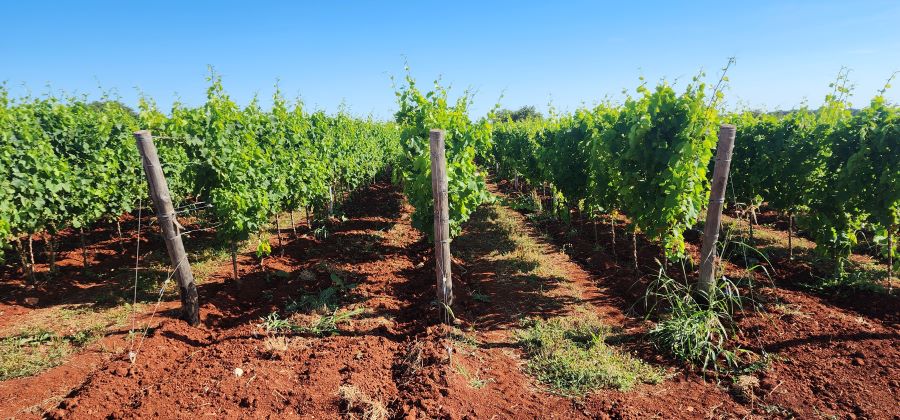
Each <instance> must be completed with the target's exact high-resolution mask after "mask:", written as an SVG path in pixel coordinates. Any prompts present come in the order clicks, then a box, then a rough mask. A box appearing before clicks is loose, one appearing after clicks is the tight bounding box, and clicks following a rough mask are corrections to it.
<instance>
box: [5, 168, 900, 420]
mask: <svg viewBox="0 0 900 420" xmlns="http://www.w3.org/2000/svg"><path fill="white" fill-rule="evenodd" d="M404 203H405V202H404V201H403V199H402V196H401V195H400V194H399V193H398V192H397V191H396V189H394V188H393V187H390V186H387V185H383V184H377V185H375V186H373V187H371V188H369V189H367V190H364V191H362V192H361V193H360V194H359V195H357V196H356V197H351V198H350V200H349V201H348V203H347V205H346V206H345V211H346V216H347V220H346V221H344V222H335V223H333V224H331V225H330V226H329V229H328V230H329V236H328V237H327V238H326V239H324V240H317V239H314V238H313V237H311V236H309V235H307V234H303V235H301V236H299V237H296V238H294V237H292V235H286V236H285V237H286V238H287V237H290V238H289V240H288V241H287V242H286V244H285V252H284V256H277V255H278V254H279V252H278V250H277V249H276V251H275V253H274V254H275V255H276V256H275V257H272V258H270V259H269V260H268V261H267V262H266V265H267V267H268V269H269V272H270V273H272V272H275V271H276V270H280V271H282V272H284V273H286V275H269V276H266V274H264V273H263V272H261V271H260V270H259V268H258V264H257V262H256V261H255V259H254V258H253V257H251V256H248V255H243V256H241V258H240V261H239V262H240V266H241V267H240V269H241V270H240V271H241V273H242V274H241V276H242V282H241V284H237V283H235V282H234V281H232V280H231V279H230V276H231V267H230V262H228V263H224V264H222V266H221V267H218V270H217V272H216V273H215V274H214V275H213V276H211V278H210V279H208V280H206V281H205V282H203V283H202V284H200V285H199V286H198V289H199V293H200V296H201V305H202V306H201V323H202V326H201V327H199V328H191V327H189V326H187V325H186V324H185V323H183V322H181V321H178V320H176V319H174V316H176V314H177V311H176V309H177V300H170V301H165V302H164V303H163V306H162V309H163V312H162V315H161V316H157V317H156V320H157V321H156V322H154V324H156V323H158V326H156V327H155V328H153V329H151V331H150V332H149V334H148V336H147V339H146V342H144V343H143V346H142V347H141V351H140V352H139V354H138V356H137V361H136V363H135V364H133V365H132V364H131V363H130V362H129V361H128V359H127V357H126V355H125V354H123V353H122V352H121V351H120V352H118V353H117V352H115V351H114V352H112V353H109V352H99V351H96V350H94V347H92V348H91V349H89V350H88V351H86V352H83V353H81V354H78V355H75V356H73V357H72V358H70V360H69V361H68V362H67V363H66V364H65V365H63V366H60V367H57V368H54V369H51V370H48V371H46V372H44V373H42V374H39V375H37V376H35V377H32V378H22V379H15V380H11V381H6V382H2V383H0V416H2V417H8V416H16V417H25V418H27V417H29V416H37V414H28V413H22V412H21V410H22V409H23V408H25V407H30V406H32V405H34V404H36V403H39V402H40V401H43V400H45V399H47V398H48V397H49V396H52V395H54V393H59V392H60V390H65V389H72V391H71V392H69V393H68V394H67V396H66V398H65V399H64V400H63V401H62V402H61V403H60V404H59V405H58V406H57V407H56V408H55V409H54V410H52V411H51V412H50V413H48V415H49V416H50V417H53V418H77V419H82V418H144V417H166V418H182V417H185V418H187V417H199V416H207V415H210V416H216V417H222V418H237V417H245V418H267V417H273V418H275V417H277V418H280V417H286V418H338V417H341V416H342V415H346V414H348V413H347V410H348V407H347V405H346V403H345V402H343V401H342V400H341V398H339V395H338V393H339V389H340V387H341V386H346V385H352V386H355V387H356V388H358V389H359V390H360V391H362V392H363V393H365V394H366V395H368V396H369V397H371V398H372V399H374V400H378V401H380V402H382V403H383V404H384V405H385V406H386V408H387V409H388V410H389V411H390V412H391V414H392V416H393V417H398V418H435V417H440V418H492V417H498V418H576V417H577V418H585V417H586V418H646V417H662V418H698V417H746V416H751V417H788V416H792V415H793V416H798V417H804V418H806V417H815V416H818V415H831V414H836V415H840V416H846V417H854V416H856V417H868V418H897V413H898V412H900V411H898V410H897V409H896V407H898V406H900V404H898V403H900V396H898V393H900V388H898V383H897V378H900V349H898V346H897V343H898V340H897V339H898V338H900V331H898V326H897V319H898V318H897V308H898V305H897V300H896V299H893V298H883V299H886V300H883V301H879V302H881V303H879V306H878V307H877V308H876V309H869V310H867V309H865V308H866V307H867V305H868V303H867V302H868V301H867V300H866V299H868V298H869V297H868V296H867V297H858V298H854V299H850V300H851V301H850V302H843V301H841V300H840V299H826V298H822V297H817V296H814V295H810V294H807V293H805V292H802V291H799V290H795V289H782V288H780V287H779V288H772V287H769V288H765V289H764V290H763V291H762V292H761V293H762V295H763V296H764V297H765V302H766V306H767V307H768V308H769V311H768V312H766V313H756V312H748V313H747V314H746V315H745V316H744V317H742V319H741V321H740V322H741V327H742V329H743V330H744V331H745V333H744V334H743V335H742V336H741V337H739V338H738V340H739V341H740V342H741V343H742V344H744V345H745V346H746V347H747V348H749V349H751V350H755V351H757V352H759V351H760V350H761V349H764V350H765V351H767V352H770V353H776V354H777V355H778V357H777V358H776V359H775V361H774V362H772V364H771V367H770V368H769V369H768V370H764V371H762V372H759V373H755V374H753V375H756V376H757V377H758V378H759V380H760V381H759V385H758V386H752V387H749V388H748V389H747V390H746V392H738V391H737V390H736V387H734V386H731V384H730V380H728V379H727V378H723V379H721V380H719V381H718V382H717V381H716V380H715V379H714V378H710V377H707V378H706V379H705V380H704V378H703V377H702V376H699V375H698V374H696V373H692V372H691V371H690V370H687V369H684V368H682V367H680V366H679V365H677V364H676V363H674V362H672V361H671V360H669V359H667V358H666V357H664V356H662V355H659V354H657V353H656V352H655V351H654V350H653V349H652V348H651V347H650V346H649V345H648V344H647V343H646V342H645V341H644V339H643V336H642V333H643V332H644V331H645V330H646V324H645V323H644V322H643V321H642V320H641V319H640V318H635V317H634V315H633V314H631V313H630V312H629V309H631V308H632V304H633V303H634V302H635V301H636V297H637V296H638V295H639V294H640V293H641V292H642V290H641V289H640V287H636V286H635V287H633V286H634V283H635V276H634V273H633V272H631V271H630V268H629V267H630V264H631V263H630V261H629V260H627V255H630V253H629V252H630V251H629V248H630V247H629V246H628V245H629V244H628V243H626V241H625V240H624V238H625V236H624V233H623V232H621V231H620V233H619V235H620V236H619V241H618V242H619V245H620V249H619V252H618V255H619V256H620V257H619V260H618V261H617V260H616V259H614V258H612V256H611V254H610V253H609V252H607V251H605V250H608V249H609V244H610V242H609V238H608V237H607V236H606V234H605V233H604V232H608V226H606V227H601V229H600V230H601V238H600V239H601V240H600V244H599V249H600V251H595V250H594V243H593V238H592V235H591V234H584V233H585V232H590V230H589V229H586V230H584V232H579V234H576V235H574V236H572V235H568V234H567V231H568V229H567V228H565V227H564V226H563V225H561V224H557V223H548V224H542V225H540V226H532V225H530V224H528V223H527V222H526V221H525V219H524V217H521V216H519V215H517V214H516V215H515V216H518V217H519V222H520V223H522V226H523V228H525V229H527V230H528V232H529V233H530V234H531V235H533V236H535V237H538V238H539V239H538V240H539V242H540V243H541V246H543V247H545V249H546V254H547V258H548V259H550V260H552V261H553V263H554V264H555V265H556V266H557V267H561V268H562V269H563V271H564V272H565V274H566V275H565V278H564V279H562V280H560V279H555V278H541V279H538V283H539V285H540V287H542V289H541V290H542V291H545V290H548V289H549V290H550V292H549V293H539V292H538V291H536V290H535V288H536V287H537V286H536V285H535V284H534V283H535V282H533V281H526V280H525V279H517V278H512V279H504V281H500V280H499V279H500V278H501V277H502V276H501V275H500V274H502V273H498V267H497V265H496V264H495V263H494V262H492V261H490V260H489V259H488V258H487V257H486V255H487V254H488V253H489V252H490V251H491V250H495V249H497V248H498V247H501V246H503V240H504V238H502V237H501V236H497V235H498V234H497V232H494V231H491V228H490V226H485V225H482V224H477V223H472V224H470V225H469V226H468V227H467V228H466V230H465V232H464V233H463V235H462V236H460V237H459V238H457V239H455V240H454V244H453V247H454V248H453V249H454V257H455V260H454V262H455V264H454V268H453V270H454V282H455V287H456V290H455V291H456V296H457V299H456V301H455V303H454V313H455V315H456V316H457V317H458V318H459V326H460V328H461V329H462V330H467V331H468V330H472V331H473V332H472V333H471V335H472V336H473V337H474V340H475V341H477V343H478V345H477V346H472V345H467V344H464V343H461V342H460V341H459V340H457V339H453V338H451V336H450V335H449V334H448V332H447V330H446V328H445V327H442V326H439V325H435V323H434V320H436V319H437V316H438V311H437V307H436V306H434V305H432V300H433V298H432V297H433V295H434V288H433V287H434V286H433V284H434V283H435V282H434V274H433V273H434V271H433V263H432V262H431V260H430V255H431V248H430V246H429V245H428V244H427V243H426V242H425V241H424V240H422V238H421V236H420V235H419V234H418V233H417V232H416V231H415V230H413V229H412V227H411V226H410V224H409V215H410V211H411V209H410V208H409V206H408V205H406V204H404ZM588 227H589V226H588ZM127 230H131V229H127ZM540 231H546V232H547V233H548V237H547V238H546V239H544V238H543V236H542V235H540V233H539V232H540ZM98 235H101V234H99V233H98ZM273 243H277V242H275V241H274V239H273ZM563 244H568V245H566V246H565V247H563ZM144 246H145V245H142V247H144ZM189 246H190V245H189ZM97 248H102V249H105V250H107V251H111V250H112V251H111V254H117V251H114V250H116V249H117V248H115V245H114V241H112V240H110V241H106V242H103V243H101V244H98V245H97ZM561 248H564V249H566V250H568V251H569V252H568V254H569V255H567V254H566V253H562V252H560V251H559V249H561ZM146 249H162V247H161V244H159V243H158V242H156V241H154V243H151V244H147V245H146ZM104 252H105V251H104ZM657 254H658V251H657V250H654V249H652V247H649V246H646V245H642V253H641V257H642V265H643V266H644V267H645V268H648V267H651V266H652V261H653V260H652V258H653V257H654V256H655V255H657ZM103 255H105V254H103ZM570 256H571V259H570ZM72 257H73V259H75V258H80V256H79V255H77V254H72ZM107 258H108V260H109V261H111V262H110V263H108V264H109V267H110V268H115V267H128V266H130V264H129V263H128V262H126V260H127V259H128V258H127V256H123V257H122V260H121V261H120V260H117V259H115V258H113V257H112V256H110V257H107ZM76 261H79V260H77V259H76ZM113 264H117V265H113ZM778 264H780V263H776V266H777V265H778ZM105 267H106V266H105V265H103V263H102V262H98V268H97V270H98V271H102V270H103V269H105ZM304 270H309V271H311V272H313V273H315V275H316V276H315V277H316V280H315V281H313V282H309V281H303V280H301V279H300V273H301V272H303V271H304ZM64 272H65V271H64ZM331 272H334V273H338V274H339V275H340V276H341V277H343V278H344V279H346V280H348V281H350V282H353V283H358V287H356V288H355V289H353V290H352V291H350V292H349V294H348V295H347V296H345V297H343V298H342V299H341V304H342V305H343V308H356V307H365V308H367V312H366V313H365V315H362V316H361V317H359V318H356V319H354V320H353V321H351V323H350V324H348V325H345V326H342V328H341V333H340V334H339V335H335V336H330V337H323V338H320V337H314V336H309V335H303V334H294V335H290V336H289V337H288V338H287V340H288V342H287V347H288V350H286V351H282V350H278V349H274V350H273V349H272V348H271V341H270V340H267V337H266V335H265V334H264V332H263V331H261V328H260V327H259V326H258V325H257V324H258V323H259V322H260V318H261V317H263V316H266V315H268V314H269V313H271V312H273V311H283V309H284V307H285V305H286V304H288V303H289V302H290V301H291V300H292V299H297V298H299V296H300V295H301V294H302V293H303V292H310V291H315V290H317V289H318V288H320V287H323V286H324V285H326V284H328V282H329V280H328V279H329V274H330V273H331ZM778 273H779V274H778V277H776V279H775V282H776V284H777V285H779V286H780V285H782V284H785V285H790V284H793V280H796V278H797V276H802V275H803V270H802V269H800V268H797V269H796V270H793V271H792V270H791V269H786V270H779V271H778ZM2 274H3V277H2V279H3V280H2V283H0V291H2V293H3V296H4V299H3V302H2V306H0V311H3V312H4V315H3V317H2V318H0V323H12V322H15V321H14V319H15V318H7V315H6V314H24V313H27V311H29V310H32V308H31V306H34V305H28V304H25V303H24V302H25V299H26V298H34V297H36V298H38V299H39V300H38V302H39V303H38V304H37V305H52V304H55V303H57V302H61V301H63V300H64V299H63V298H64V297H65V299H73V298H74V297H77V300H80V301H88V300H89V299H90V296H91V293H95V292H97V291H98V290H104V289H102V288H104V287H112V286H109V285H105V284H103V282H102V281H97V282H96V284H85V283H80V282H75V281H72V282H70V283H66V282H65V281H56V282H54V284H52V285H51V284H47V285H45V286H43V287H41V288H38V289H33V290H26V288H25V287H23V286H22V283H21V280H20V279H21V274H17V273H14V272H12V271H11V270H7V271H6V272H4V273H2ZM791 276H794V277H791ZM60 277H62V278H65V277H63V276H60ZM563 282H565V283H567V284H565V285H564V284H562V283H563ZM311 283H312V284H311ZM563 286H565V287H568V288H570V289H571V290H574V291H575V292H576V293H575V294H576V295H578V296H580V299H576V298H572V297H571V296H569V295H567V294H565V293H562V291H561V290H562V287H563ZM554 288H559V290H560V293H554V290H555V289H554ZM476 292H477V294H478V295H483V296H487V297H489V302H490V303H485V302H483V301H480V300H477V299H474V298H473V296H474V294H475V293H476ZM82 294H83V295H82ZM879 299H882V298H879ZM66 301H67V302H68V301H69V300H66ZM32 302H33V300H32ZM584 303H587V304H588V305H590V307H592V308H593V309H594V310H595V311H596V312H597V313H598V315H599V316H600V317H601V319H603V320H604V321H605V322H606V323H608V324H610V325H614V326H619V327H621V328H622V331H621V333H622V334H621V335H622V336H624V337H630V339H627V340H626V342H625V344H624V345H625V346H626V348H628V349H629V350H632V351H634V352H636V353H637V354H639V355H641V356H642V357H644V358H645V359H647V360H649V361H651V362H653V363H658V364H663V365H666V366H669V370H670V373H671V378H669V379H667V380H666V381H664V382H663V383H661V384H658V385H642V386H639V387H637V388H636V389H634V390H631V391H627V392H620V391H599V392H596V393H593V394H590V395H589V396H587V397H584V398H580V399H574V398H567V397H562V396H558V395H555V394H552V393H550V392H548V391H547V390H546V389H545V388H544V387H543V386H542V385H540V384H539V383H537V382H536V381H535V380H534V379H532V378H531V377H529V376H528V375H526V374H525V373H524V372H523V369H522V364H523V363H524V362H523V357H522V353H521V349H520V348H519V347H518V345H517V344H516V341H515V338H514V336H513V334H512V330H513V329H515V328H516V327H518V325H519V321H520V319H521V318H522V317H528V316H544V317H546V316H554V315H564V314H567V313H571V312H572V310H573V308H574V307H575V306H576V305H583V304H584ZM14 316H19V315H14ZM10 319H12V321H10ZM100 343H102V344H103V346H105V347H106V348H118V349H124V348H125V346H126V345H127V341H126V339H125V338H124V337H122V336H121V335H118V334H115V333H113V334H111V335H110V337H107V338H105V339H103V340H101V341H100ZM267 344H269V345H270V347H269V348H267ZM99 345H100V344H98V346H99ZM448 349H453V351H452V353H451V352H448ZM235 368H240V369H241V370H242V371H243V374H242V375H240V376H236V375H235V374H234V371H235ZM462 371H465V372H468V373H469V375H474V376H477V377H479V378H481V379H484V380H485V384H484V386H483V387H482V388H477V389H476V388H473V387H472V386H470V381H469V379H470V378H467V377H465V375H463V374H461V373H460V372H462ZM63 392H64V391H63ZM356 414H358V413H356Z"/></svg>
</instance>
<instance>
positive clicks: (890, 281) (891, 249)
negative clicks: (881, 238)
mask: <svg viewBox="0 0 900 420" xmlns="http://www.w3.org/2000/svg"><path fill="white" fill-rule="evenodd" d="M893 238H894V227H893V226H890V227H888V229H887V245H888V294H893V293H894V242H893V241H892V239H893Z"/></svg>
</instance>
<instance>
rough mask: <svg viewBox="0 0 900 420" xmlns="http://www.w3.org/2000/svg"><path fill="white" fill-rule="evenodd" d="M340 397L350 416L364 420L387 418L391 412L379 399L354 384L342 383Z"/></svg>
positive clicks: (339, 390)
mask: <svg viewBox="0 0 900 420" xmlns="http://www.w3.org/2000/svg"><path fill="white" fill-rule="evenodd" d="M338 398H340V399H341V405H342V408H343V410H344V412H345V415H346V416H347V417H348V418H352V419H362V420H385V419H388V418H390V417H391V412H390V411H388V409H387V408H386V407H385V406H384V404H383V403H382V402H381V401H378V400H376V399H374V398H372V397H370V396H369V395H367V394H366V393H364V392H363V391H362V390H360V389H359V388H357V387H355V386H353V385H341V387H340V388H338Z"/></svg>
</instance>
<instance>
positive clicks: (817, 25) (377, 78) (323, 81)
mask: <svg viewBox="0 0 900 420" xmlns="http://www.w3.org/2000/svg"><path fill="white" fill-rule="evenodd" d="M638 3H640V4H638ZM0 20H2V24H0V80H6V81H7V82H8V86H9V89H10V91H11V92H12V94H13V95H14V96H20V95H23V94H25V93H26V92H28V91H29V90H30V91H31V92H32V93H34V94H40V93H43V92H46V91H47V85H48V84H49V85H50V86H52V88H53V89H54V90H64V91H66V92H69V93H71V92H73V91H77V92H79V93H88V94H92V95H96V94H97V92H98V89H97V86H98V84H99V85H101V86H103V87H104V88H107V89H116V90H117V92H118V93H119V94H120V95H121V97H122V99H123V100H124V101H125V102H126V103H128V104H132V105H133V104H135V103H136V98H137V91H136V87H139V88H140V89H141V90H143V91H144V92H146V93H147V94H149V95H150V96H152V97H154V98H155V99H156V100H157V101H158V102H159V104H160V105H161V106H163V107H164V108H165V109H167V108H168V107H169V105H170V104H171V102H172V100H173V99H175V98H176V94H177V97H179V98H181V100H182V101H183V102H185V103H187V104H190V105H198V104H200V103H202V101H203V96H204V94H205V84H206V82H205V80H204V77H205V75H206V72H207V70H206V67H207V65H208V64H212V65H214V66H215V68H216V70H217V71H218V72H220V73H221V74H222V76H223V78H224V83H225V88H226V89H227V90H228V91H229V93H230V94H231V95H232V96H233V97H234V98H235V99H236V100H237V101H238V102H240V103H242V104H243V103H246V102H247V101H249V100H250V98H251V97H252V96H253V95H254V94H255V93H258V94H259V95H260V96H261V97H262V98H263V99H264V100H263V103H264V104H265V103H268V100H267V99H268V98H269V97H270V95H271V93H272V86H273V84H274V83H275V81H276V79H280V80H281V82H280V84H281V87H282V90H283V91H284V92H285V93H286V94H288V95H289V96H294V95H296V94H300V95H301V96H302V98H303V100H304V101H305V102H306V104H307V105H308V106H311V107H314V108H323V109H325V110H327V111H334V110H336V109H337V108H338V106H339V105H340V104H341V103H342V102H343V103H345V104H346V105H347V106H349V108H350V109H351V111H352V112H354V113H356V114H368V113H373V114H374V115H376V116H378V117H381V118H389V117H390V115H391V113H392V111H393V110H394V109H395V108H396V106H395V104H394V100H395V97H394V94H393V90H392V87H391V80H390V75H396V76H402V75H403V64H404V60H407V61H408V62H409V64H410V66H411V67H412V70H413V75H414V76H415V77H416V78H417V79H419V82H420V83H423V84H427V83H428V82H429V81H431V80H433V79H434V78H435V77H437V76H439V75H440V76H442V79H443V80H444V81H445V82H447V83H451V84H452V85H453V88H454V90H461V89H463V88H466V87H470V88H472V89H474V90H476V91H477V96H476V98H475V101H476V104H475V106H474V108H473V112H474V113H477V114H481V113H484V112H485V111H486V110H488V109H489V108H490V107H491V106H492V105H493V104H494V103H495V102H496V101H497V99H498V98H499V97H500V94H501V92H503V93H504V94H505V96H504V97H503V100H502V105H503V106H505V107H509V108H514V107H518V106H521V105H536V106H538V107H539V108H540V109H542V110H545V109H546V106H547V104H548V103H549V102H550V101H551V100H552V102H553V104H554V106H555V107H556V108H558V109H561V110H573V109H575V108H576V107H578V106H579V105H580V104H582V103H584V104H592V103H595V102H597V101H598V100H601V99H603V98H604V97H609V98H611V99H613V100H619V99H621V98H622V94H621V92H622V90H623V89H624V88H628V89H629V90H633V88H634V87H635V86H637V84H638V77H639V76H641V75H643V76H645V77H646V78H647V79H648V80H650V81H651V82H652V81H655V80H658V79H660V78H663V77H665V78H667V79H669V80H676V79H677V80H682V81H684V80H687V79H689V78H690V77H691V76H692V75H694V74H696V73H697V72H698V71H700V70H705V71H706V72H707V74H708V76H707V77H708V78H709V79H711V80H712V79H716V78H717V77H718V73H719V69H720V68H721V67H722V66H723V65H724V64H725V63H726V62H727V60H728V57H730V56H735V57H736V59H737V64H736V66H735V67H734V68H733V69H732V70H731V71H730V72H729V77H730V80H731V82H730V86H729V89H728V90H727V91H726V99H727V101H728V104H729V105H730V106H735V105H737V104H743V105H746V106H750V107H754V108H767V109H784V108H791V107H795V106H797V105H799V104H800V103H802V102H803V101H804V100H808V102H809V104H810V105H813V106H815V105H817V104H818V103H820V102H821V99H822V97H823V96H824V95H825V93H826V92H828V90H829V89H828V84H829V82H830V81H832V80H833V79H834V77H835V75H836V74H837V73H838V71H839V70H840V68H841V67H842V66H846V67H849V68H850V69H851V70H852V71H851V73H850V78H851V79H852V80H853V82H854V83H855V84H856V90H855V96H854V100H853V102H854V104H855V105H864V104H865V103H866V102H868V100H869V98H871V96H872V95H873V94H874V93H875V92H877V91H878V90H879V89H880V88H881V86H882V85H883V84H884V82H885V80H886V79H887V78H888V76H890V74H891V73H892V72H894V71H896V70H900V1H897V0H884V1H849V0H847V1H824V0H822V1H786V0H785V1H762V0H759V1H746V2H733V3H731V2H727V1H721V0H720V1H690V2H689V1H683V2H679V1H672V0H670V1H646V2H636V1H635V2H626V1H621V0H618V1H614V2H601V1H577V2H563V1H540V2H530V1H524V0H521V1H488V0H482V1H478V2H466V1H423V0H420V1H406V2H399V1H398V2H394V1H386V0H384V1H357V2H351V1H317V2H300V1H295V2H265V1H255V2H229V1H193V0H182V1H178V2H166V1H152V2H150V1H143V2H138V1H123V0H119V1H110V2H98V1H88V0H82V1H71V2H69V1H66V2H63V1H57V2H47V1H38V0H31V1H12V0H4V1H2V3H0ZM713 81H714V80H713ZM896 85H897V87H896V88H894V89H892V90H891V91H890V92H889V94H888V97H889V99H890V100H891V101H892V102H895V103H896V102H900V81H898V83H896Z"/></svg>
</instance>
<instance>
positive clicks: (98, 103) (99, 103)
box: [88, 100, 138, 119]
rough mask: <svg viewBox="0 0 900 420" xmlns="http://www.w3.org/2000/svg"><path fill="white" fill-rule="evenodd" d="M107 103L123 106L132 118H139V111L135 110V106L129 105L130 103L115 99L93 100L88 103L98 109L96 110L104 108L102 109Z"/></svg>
mask: <svg viewBox="0 0 900 420" xmlns="http://www.w3.org/2000/svg"><path fill="white" fill-rule="evenodd" d="M107 105H111V106H114V107H118V108H121V109H122V110H124V111H125V112H127V113H128V114H129V115H131V117H132V118H134V119H137V118H138V113H137V111H135V110H134V108H132V107H130V106H128V105H125V104H124V103H122V102H121V101H115V100H102V101H93V102H91V103H90V104H88V106H90V107H91V108H93V109H96V110H102V109H103V108H104V107H106V106H107Z"/></svg>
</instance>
